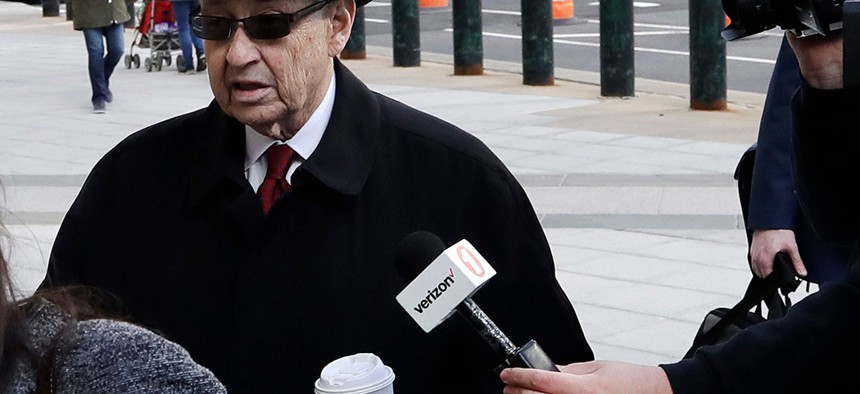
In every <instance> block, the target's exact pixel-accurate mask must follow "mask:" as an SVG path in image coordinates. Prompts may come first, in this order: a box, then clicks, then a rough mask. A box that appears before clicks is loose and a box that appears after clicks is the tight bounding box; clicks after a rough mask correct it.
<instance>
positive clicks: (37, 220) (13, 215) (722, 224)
mask: <svg viewBox="0 0 860 394" xmlns="http://www.w3.org/2000/svg"><path fill="white" fill-rule="evenodd" d="M65 215H66V212H57V211H54V212H50V211H48V212H46V211H6V212H4V214H3V215H2V216H3V219H2V220H3V222H5V223H6V224H7V225H13V224H29V225H59V224H61V223H62V221H63V218H64V217H65ZM538 218H539V221H540V223H541V226H542V227H543V228H545V229H563V228H592V229H611V230H625V231H629V230H632V229H636V230H648V229H650V230H736V229H743V228H744V227H743V218H742V217H741V216H740V215H694V214H691V215H674V214H670V215H664V214H557V213H550V214H540V213H538Z"/></svg>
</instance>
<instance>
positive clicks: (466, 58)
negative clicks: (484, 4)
mask: <svg viewBox="0 0 860 394" xmlns="http://www.w3.org/2000/svg"><path fill="white" fill-rule="evenodd" d="M452 12H453V14H454V75H481V74H483V73H484V43H483V36H482V35H481V33H482V32H481V0H454V6H453V10H452Z"/></svg>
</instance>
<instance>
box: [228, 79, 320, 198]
mask: <svg viewBox="0 0 860 394" xmlns="http://www.w3.org/2000/svg"><path fill="white" fill-rule="evenodd" d="M334 91H335V82H334V75H332V78H331V83H329V85H328V91H326V94H325V96H324V97H323V100H322V102H321V103H320V105H319V107H317V109H316V110H315V111H314V113H313V114H312V115H311V117H310V119H308V121H307V123H305V125H304V126H302V128H301V129H299V131H298V132H296V134H295V135H293V138H290V139H288V140H286V141H280V140H276V139H273V138H270V137H267V136H264V135H262V134H260V133H258V132H256V131H254V129H252V128H251V127H250V126H247V125H246V126H245V179H247V180H248V183H250V184H251V187H252V188H253V189H254V191H255V192H256V191H257V189H258V188H259V187H260V185H261V184H262V183H263V179H265V177H266V167H267V164H268V160H266V154H265V153H266V150H267V149H269V147H270V146H272V145H275V144H287V145H289V146H290V148H291V149H292V150H293V159H292V162H291V163H290V168H289V169H288V170H287V182H289V183H290V184H292V182H290V178H291V177H292V176H293V173H294V172H295V171H296V169H297V168H299V166H300V165H302V163H304V161H305V159H307V158H308V157H310V156H311V154H313V153H314V150H316V148H317V146H318V145H319V143H320V140H321V139H322V136H323V133H324V132H325V129H326V127H328V121H329V119H330V118H331V112H332V109H333V108H334Z"/></svg>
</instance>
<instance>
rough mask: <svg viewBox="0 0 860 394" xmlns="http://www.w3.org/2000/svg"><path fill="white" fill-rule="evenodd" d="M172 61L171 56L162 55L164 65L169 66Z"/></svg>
mask: <svg viewBox="0 0 860 394" xmlns="http://www.w3.org/2000/svg"><path fill="white" fill-rule="evenodd" d="M172 61H173V58H172V57H170V56H165V57H164V65H165V66H167V67H170V63H171V62H172Z"/></svg>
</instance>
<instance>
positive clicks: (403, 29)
mask: <svg viewBox="0 0 860 394" xmlns="http://www.w3.org/2000/svg"><path fill="white" fill-rule="evenodd" d="M391 23H392V25H393V36H394V66H395V67H416V66H420V65H421V28H420V26H421V25H420V23H419V12H418V0H394V1H392V2H391Z"/></svg>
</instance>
